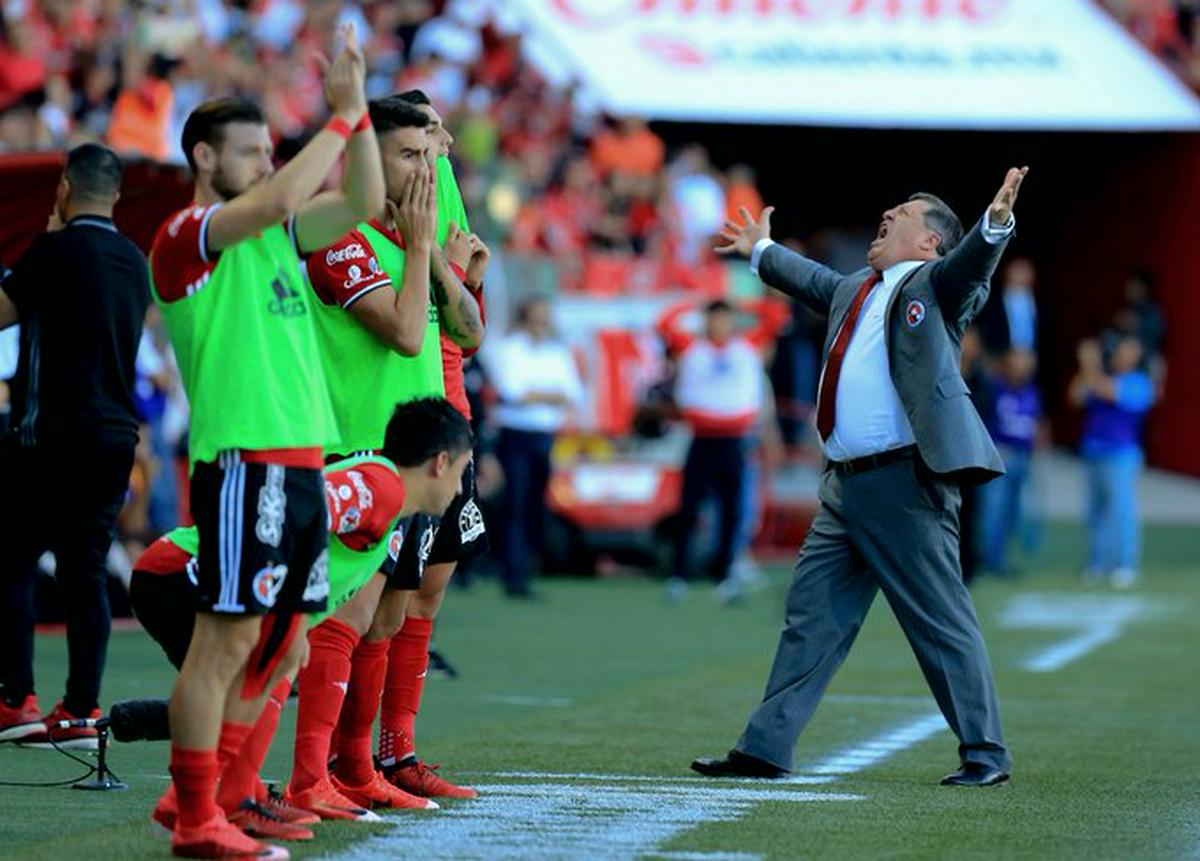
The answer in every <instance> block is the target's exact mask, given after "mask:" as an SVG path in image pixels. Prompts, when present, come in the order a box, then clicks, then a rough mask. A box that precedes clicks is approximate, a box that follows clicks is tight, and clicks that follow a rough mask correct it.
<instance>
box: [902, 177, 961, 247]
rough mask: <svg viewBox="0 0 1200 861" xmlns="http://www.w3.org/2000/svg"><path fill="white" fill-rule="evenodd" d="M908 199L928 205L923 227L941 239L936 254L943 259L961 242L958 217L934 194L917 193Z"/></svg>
mask: <svg viewBox="0 0 1200 861" xmlns="http://www.w3.org/2000/svg"><path fill="white" fill-rule="evenodd" d="M908 199H909V200H923V201H925V202H926V203H928V204H929V209H927V210H925V226H926V227H928V228H929V229H930V230H932V231H933V232H934V233H936V234H937V235H938V236H940V237H941V240H942V241H941V242H939V243H938V247H937V253H938V257H945V256H946V255H947V254H949V253H950V252H951V251H953V250H954V247H955V246H956V245H958V243H959V242H961V241H962V237H963V226H962V222H961V221H959V220H958V216H957V215H955V214H954V210H953V209H951V208H950V206H949V205H948V204H947V203H946V201H944V200H942V199H941V198H940V197H938V196H937V195H936V194H930V193H929V192H927V191H918V192H917V193H916V194H914V195H912V196H910V197H909V198H908Z"/></svg>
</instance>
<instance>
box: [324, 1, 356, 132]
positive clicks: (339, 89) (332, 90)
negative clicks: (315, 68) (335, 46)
mask: <svg viewBox="0 0 1200 861" xmlns="http://www.w3.org/2000/svg"><path fill="white" fill-rule="evenodd" d="M338 38H339V40H340V41H341V42H342V47H341V50H339V51H338V52H337V55H336V56H334V58H333V62H332V63H331V62H330V61H329V60H328V59H326V58H325V57H324V56H322V55H321V54H317V55H316V60H317V64H318V65H319V66H320V67H321V72H322V74H323V75H324V78H325V100H326V101H327V102H329V109H330V110H331V111H333V113H334V114H337V115H338V116H341V117H343V118H344V119H346V120H347V121H348V122H351V123H354V122H357V121H358V118H359V117H361V116H362V115H363V113H364V112H365V111H366V109H367V96H366V93H365V91H364V84H365V81H366V60H365V59H364V57H363V53H362V48H361V47H360V46H359V44H358V32H357V31H356V30H355V29H354V25H353V24H344V25H343V26H341V27H339V28H338Z"/></svg>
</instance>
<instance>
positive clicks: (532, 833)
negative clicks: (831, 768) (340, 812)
mask: <svg viewBox="0 0 1200 861" xmlns="http://www.w3.org/2000/svg"><path fill="white" fill-rule="evenodd" d="M560 777H567V778H568V779H569V776H565V775H564V776H560ZM478 788H479V797H478V798H477V799H475V800H473V801H471V802H469V803H466V804H461V805H456V806H455V807H451V808H443V809H442V810H441V811H440V812H439V813H437V814H436V815H434V816H430V817H422V818H421V822H420V823H419V824H414V823H413V822H412V821H411V820H409V819H407V818H404V817H401V818H398V820H397V822H396V827H395V828H394V829H392V830H391V831H389V832H388V833H386V834H378V835H376V836H374V837H371V838H369V839H367V840H365V841H363V842H361V843H359V844H356V845H355V846H352V847H350V848H349V849H347V850H346V851H344V852H341V853H339V854H337V855H336V856H334V857H335V858H337V859H339V861H367V859H375V858H381V857H386V858H395V857H405V858H452V859H488V861H491V859H537V861H551V859H563V861H575V859H578V858H589V859H590V858H600V859H613V861H616V859H622V861H623V859H631V858H642V857H646V856H651V857H657V858H694V859H703V861H735V859H736V861H751V859H758V858H759V857H761V856H758V855H748V854H742V853H728V852H711V853H709V852H688V853H670V852H661V851H659V850H658V847H659V846H661V845H662V844H664V843H666V842H667V841H669V840H672V839H674V838H675V837H677V836H679V835H681V834H683V833H685V832H687V831H690V830H691V829H693V828H695V827H696V826H698V825H703V824H707V823H710V822H732V821H734V820H736V819H738V818H739V817H741V816H743V815H745V814H746V813H748V812H749V811H750V810H751V809H752V808H753V807H754V806H755V805H757V804H759V803H761V802H764V801H777V802H793V803H795V802H839V801H860V800H862V796H861V795H852V794H844V793H819V792H803V791H796V790H779V789H770V788H762V789H749V788H742V787H734V788H730V787H728V786H712V785H709V784H701V783H699V782H698V781H694V782H693V783H692V785H690V786H682V785H674V786H647V785H645V784H640V785H637V786H618V785H613V784H600V785H591V786H587V787H578V786H572V785H571V784H569V783H563V782H555V783H524V784H521V783H509V784H492V785H488V784H483V785H480V786H479V787H478Z"/></svg>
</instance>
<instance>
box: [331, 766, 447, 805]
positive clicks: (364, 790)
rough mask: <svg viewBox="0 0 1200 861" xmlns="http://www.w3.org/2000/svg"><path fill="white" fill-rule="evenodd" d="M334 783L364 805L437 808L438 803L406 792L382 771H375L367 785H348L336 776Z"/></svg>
mask: <svg viewBox="0 0 1200 861" xmlns="http://www.w3.org/2000/svg"><path fill="white" fill-rule="evenodd" d="M333 785H334V786H336V787H337V789H338V791H339V792H341V793H342V795H344V796H346V797H347V798H349V799H350V800H351V801H353V802H355V803H356V804H361V805H362V806H363V807H367V808H370V807H386V808H390V809H392V810H437V808H438V804H437V802H436V801H432V800H430V799H428V798H421V797H419V796H416V795H413V794H411V793H408V792H405V791H404V790H403V789H400V788H399V787H398V786H393V785H392V784H390V783H388V780H387V778H386V777H384V776H383V774H382V772H378V771H377V772H375V774H374V776H373V777H372V778H371V782H370V783H368V784H367V785H366V786H348V785H347V784H345V783H343V782H342V781H340V780H338V779H337V777H336V776H335V777H334V778H333Z"/></svg>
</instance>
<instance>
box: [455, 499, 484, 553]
mask: <svg viewBox="0 0 1200 861" xmlns="http://www.w3.org/2000/svg"><path fill="white" fill-rule="evenodd" d="M486 531H487V527H486V526H484V525H483V512H482V511H480V510H479V506H478V505H476V504H475V500H473V499H468V500H467V503H466V505H464V506H463V507H462V511H460V512H459V514H458V534H459V539H460V541H461V543H463V544H470V543H471V542H472V541H474V540H475V539H476V538H478V537H479V536H480V535H483V533H484V532H486Z"/></svg>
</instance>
